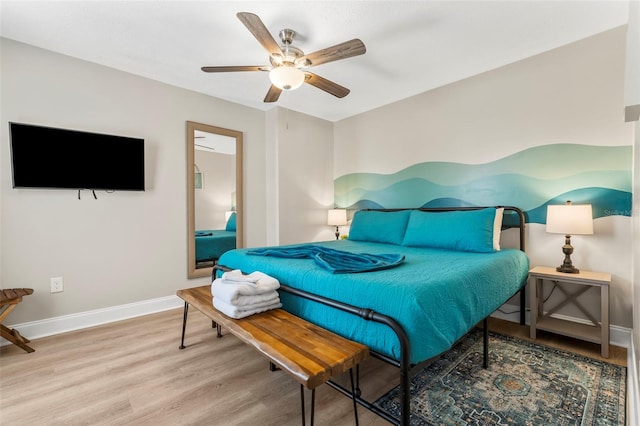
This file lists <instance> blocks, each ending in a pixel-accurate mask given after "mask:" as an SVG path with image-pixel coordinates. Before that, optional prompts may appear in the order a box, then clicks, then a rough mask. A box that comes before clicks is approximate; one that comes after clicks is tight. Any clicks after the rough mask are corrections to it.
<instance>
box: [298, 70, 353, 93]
mask: <svg viewBox="0 0 640 426" xmlns="http://www.w3.org/2000/svg"><path fill="white" fill-rule="evenodd" d="M304 82H305V83H309V84H310V85H312V86H315V87H317V88H318V89H320V90H324V91H325V92H327V93H330V94H332V95H333V96H335V97H337V98H344V97H345V96H347V95H348V94H349V92H350V90H349V89H347V88H346V87H343V86H340V85H339V84H338V83H334V82H333V81H331V80H327V79H326V78H323V77H320V76H319V75H317V74H313V73H311V72H305V73H304Z"/></svg>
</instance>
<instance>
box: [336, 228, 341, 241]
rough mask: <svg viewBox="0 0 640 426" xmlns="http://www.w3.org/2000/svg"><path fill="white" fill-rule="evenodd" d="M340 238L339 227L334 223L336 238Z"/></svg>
mask: <svg viewBox="0 0 640 426" xmlns="http://www.w3.org/2000/svg"><path fill="white" fill-rule="evenodd" d="M339 239H340V228H338V225H336V240H339Z"/></svg>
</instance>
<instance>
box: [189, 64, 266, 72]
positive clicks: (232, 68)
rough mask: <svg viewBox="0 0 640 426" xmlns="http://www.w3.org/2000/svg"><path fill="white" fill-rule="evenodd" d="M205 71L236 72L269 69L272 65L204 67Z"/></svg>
mask: <svg viewBox="0 0 640 426" xmlns="http://www.w3.org/2000/svg"><path fill="white" fill-rule="evenodd" d="M201 69H202V71H204V72H235V71H269V70H270V69H271V67H263V66H257V65H256V66H253V65H247V66H227V67H202V68H201Z"/></svg>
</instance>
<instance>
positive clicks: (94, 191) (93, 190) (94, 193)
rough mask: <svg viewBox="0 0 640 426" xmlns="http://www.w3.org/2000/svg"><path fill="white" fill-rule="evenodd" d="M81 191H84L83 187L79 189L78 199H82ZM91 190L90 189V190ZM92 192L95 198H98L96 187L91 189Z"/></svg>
mask: <svg viewBox="0 0 640 426" xmlns="http://www.w3.org/2000/svg"><path fill="white" fill-rule="evenodd" d="M80 191H82V189H78V200H81V198H80ZM88 191H89V190H88ZM90 191H91V193H93V198H95V199H96V200H97V199H98V196H97V195H96V190H95V189H91V190H90Z"/></svg>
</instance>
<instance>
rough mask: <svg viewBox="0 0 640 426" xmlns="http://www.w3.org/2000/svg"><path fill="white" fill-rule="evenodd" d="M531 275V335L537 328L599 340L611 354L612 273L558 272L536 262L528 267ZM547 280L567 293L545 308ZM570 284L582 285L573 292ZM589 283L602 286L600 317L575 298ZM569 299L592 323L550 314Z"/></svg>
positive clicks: (579, 337) (607, 354)
mask: <svg viewBox="0 0 640 426" xmlns="http://www.w3.org/2000/svg"><path fill="white" fill-rule="evenodd" d="M529 279H530V282H529V300H530V303H531V316H530V318H529V322H530V335H531V338H532V339H535V338H536V329H539V330H546V331H550V332H552V333H557V334H562V335H564V336H569V337H575V338H577V339H582V340H586V341H588V342H593V343H599V344H600V346H601V349H600V350H601V354H602V356H603V357H605V358H608V357H609V284H611V274H609V273H607V272H593V271H583V270H581V271H580V273H579V274H567V273H564V272H558V271H556V268H553V267H547V266H536V267H535V268H533V269H531V270H530V271H529ZM544 280H548V281H553V282H554V283H556V284H557V285H558V286H557V289H558V290H559V291H561V292H562V293H563V294H564V296H565V299H564V300H563V301H561V302H560V303H558V304H557V305H556V306H554V307H552V308H551V309H547V310H546V311H545V309H544V300H542V298H541V296H542V289H543V283H544ZM560 283H564V284H565V286H564V287H563V286H561V285H560ZM567 284H570V286H571V287H580V288H578V289H576V290H575V291H573V292H571V291H570V290H571V289H570V288H569V286H568V285H567ZM590 287H600V321H598V320H597V319H596V318H595V317H594V316H593V315H592V314H591V313H589V312H588V311H587V310H586V309H585V308H584V306H582V304H580V302H579V301H578V300H576V299H577V297H578V296H580V295H581V294H583V293H585V292H586V291H587V290H589V288H590ZM539 296H540V297H539ZM570 303H572V304H574V305H575V306H576V307H578V309H580V311H582V313H584V314H585V315H586V316H587V318H588V319H589V321H591V322H592V323H593V325H589V324H580V323H577V322H573V321H566V320H562V319H559V318H553V317H552V316H551V315H553V314H554V313H556V312H557V311H558V310H559V309H561V308H562V307H564V306H567V305H568V304H570Z"/></svg>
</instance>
